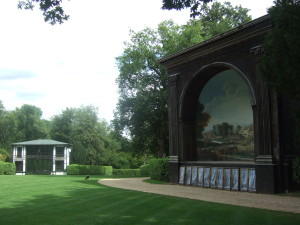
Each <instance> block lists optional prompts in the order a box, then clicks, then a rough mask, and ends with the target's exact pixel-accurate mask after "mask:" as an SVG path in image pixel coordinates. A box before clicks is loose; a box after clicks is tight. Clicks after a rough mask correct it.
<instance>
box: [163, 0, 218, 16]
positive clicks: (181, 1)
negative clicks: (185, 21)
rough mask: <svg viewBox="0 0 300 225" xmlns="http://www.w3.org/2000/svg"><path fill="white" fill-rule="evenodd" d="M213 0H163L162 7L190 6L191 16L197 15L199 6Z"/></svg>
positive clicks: (177, 7)
mask: <svg viewBox="0 0 300 225" xmlns="http://www.w3.org/2000/svg"><path fill="white" fill-rule="evenodd" d="M211 1H213V0H163V6H162V8H163V9H168V10H171V9H176V10H181V9H185V8H190V10H191V17H196V16H198V15H199V13H200V12H199V8H201V6H202V5H203V4H207V3H209V2H211Z"/></svg>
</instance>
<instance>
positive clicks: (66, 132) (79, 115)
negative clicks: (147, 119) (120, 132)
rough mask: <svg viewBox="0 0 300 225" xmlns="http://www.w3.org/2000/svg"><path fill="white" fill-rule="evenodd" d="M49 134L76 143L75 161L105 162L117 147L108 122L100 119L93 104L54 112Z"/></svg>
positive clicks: (92, 163) (74, 147)
mask: <svg viewBox="0 0 300 225" xmlns="http://www.w3.org/2000/svg"><path fill="white" fill-rule="evenodd" d="M50 135H51V138H52V139H55V140H58V141H62V142H67V143H72V144H73V150H72V154H71V162H72V163H79V164H90V165H104V163H105V161H106V159H107V157H108V155H109V154H110V153H109V152H110V151H114V150H115V149H112V148H113V144H112V143H113V142H114V140H112V139H111V137H110V130H109V128H108V124H107V123H106V122H105V121H100V120H99V119H98V111H97V109H96V108H95V107H93V106H81V107H80V108H67V109H66V110H64V111H63V112H62V113H61V114H60V115H56V116H54V117H53V118H52V122H51V129H50Z"/></svg>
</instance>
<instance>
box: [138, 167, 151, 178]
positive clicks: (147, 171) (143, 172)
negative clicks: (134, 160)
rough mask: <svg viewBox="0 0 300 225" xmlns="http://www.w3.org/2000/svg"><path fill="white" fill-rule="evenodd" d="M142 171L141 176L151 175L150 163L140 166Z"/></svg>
mask: <svg viewBox="0 0 300 225" xmlns="http://www.w3.org/2000/svg"><path fill="white" fill-rule="evenodd" d="M140 171H141V176H145V177H148V176H150V173H149V164H145V165H142V166H141V167H140Z"/></svg>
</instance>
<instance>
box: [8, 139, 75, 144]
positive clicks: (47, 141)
mask: <svg viewBox="0 0 300 225" xmlns="http://www.w3.org/2000/svg"><path fill="white" fill-rule="evenodd" d="M12 145H69V143H64V142H60V141H54V140H49V139H38V140H32V141H24V142H18V143H13V144H12Z"/></svg>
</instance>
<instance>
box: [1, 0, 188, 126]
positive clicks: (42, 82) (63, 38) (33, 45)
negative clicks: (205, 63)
mask: <svg viewBox="0 0 300 225" xmlns="http://www.w3.org/2000/svg"><path fill="white" fill-rule="evenodd" d="M17 3H18V0H9V1H1V2H0V31H1V38H0V50H1V54H0V80H1V84H0V96H1V97H0V100H2V101H3V102H4V105H5V107H6V108H7V109H9V110H12V109H15V107H20V106H21V105H22V104H32V105H36V106H38V107H40V108H41V109H42V111H43V113H44V117H45V118H50V117H51V116H53V115H54V114H58V113H60V112H61V110H64V109H65V108H66V107H79V106H81V105H89V104H92V105H94V106H96V107H99V116H100V117H101V118H105V119H107V120H110V119H112V117H113V109H114V107H115V105H116V103H117V97H118V95H117V86H116V84H115V79H116V77H117V75H118V71H117V69H116V67H115V57H117V56H119V55H120V54H121V53H122V50H123V42H124V41H125V40H127V39H128V34H129V28H132V29H133V30H141V29H143V28H144V27H145V26H150V27H152V28H154V27H156V26H157V24H158V23H159V22H161V21H163V20H165V19H173V20H174V21H175V22H176V23H179V24H183V23H185V21H187V20H188V19H189V11H188V10H185V11H182V12H178V11H163V10H161V9H160V8H161V4H162V3H161V0H151V1H149V0H126V1H124V0H115V1H99V0H85V1H82V0H72V1H64V9H65V11H66V13H67V14H70V16H71V18H70V21H68V22H66V23H64V24H63V25H56V26H51V25H49V24H46V23H45V22H44V21H43V17H42V13H41V12H40V11H39V10H38V9H35V10H34V11H33V12H31V11H24V10H18V9H17ZM3 71H5V73H2V72H3Z"/></svg>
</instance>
